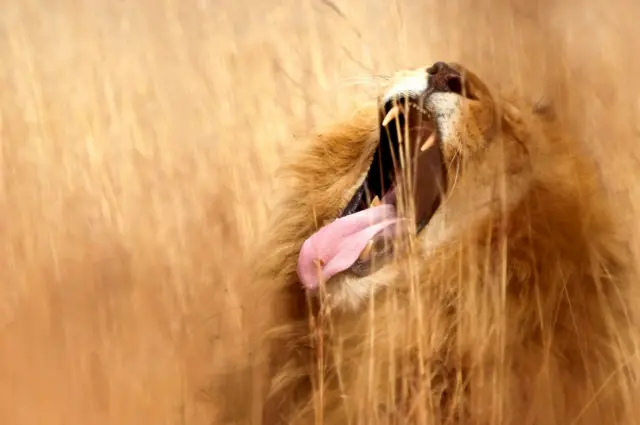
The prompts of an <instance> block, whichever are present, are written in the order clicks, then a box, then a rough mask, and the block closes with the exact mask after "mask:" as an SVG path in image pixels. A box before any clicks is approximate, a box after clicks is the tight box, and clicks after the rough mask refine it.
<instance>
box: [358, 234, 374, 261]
mask: <svg viewBox="0 0 640 425" xmlns="http://www.w3.org/2000/svg"><path fill="white" fill-rule="evenodd" d="M371 248H373V239H370V240H369V242H367V244H366V245H365V247H364V249H363V250H362V252H361V253H360V256H359V257H358V259H359V260H362V261H367V260H368V259H369V256H370V255H371Z"/></svg>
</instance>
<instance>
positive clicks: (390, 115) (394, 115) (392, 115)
mask: <svg viewBox="0 0 640 425" xmlns="http://www.w3.org/2000/svg"><path fill="white" fill-rule="evenodd" d="M399 115H400V107H399V106H398V105H395V106H394V107H393V108H391V110H390V111H389V112H388V113H387V115H386V116H385V117H384V120H382V126H383V127H386V126H387V125H388V124H389V123H390V122H391V121H392V120H395V119H396V118H398V116H399Z"/></svg>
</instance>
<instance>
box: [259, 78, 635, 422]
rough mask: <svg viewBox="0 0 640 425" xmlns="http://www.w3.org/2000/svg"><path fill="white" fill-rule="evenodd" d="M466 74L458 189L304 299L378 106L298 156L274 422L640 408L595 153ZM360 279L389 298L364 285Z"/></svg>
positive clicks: (271, 268)
mask: <svg viewBox="0 0 640 425" xmlns="http://www.w3.org/2000/svg"><path fill="white" fill-rule="evenodd" d="M461 69H463V68H461ZM467 76H468V79H467V81H468V86H467V87H468V88H469V89H470V90H478V93H477V94H478V98H479V102H480V103H474V104H472V105H466V106H465V107H464V108H463V109H462V110H461V111H462V122H461V123H460V125H459V126H458V127H457V131H456V135H455V138H454V139H453V140H450V141H449V143H445V154H446V156H447V159H448V160H449V164H450V166H451V168H450V169H449V176H450V180H451V181H450V188H451V189H450V191H449V193H448V194H447V199H446V201H445V203H444V205H443V206H442V207H441V208H440V210H439V211H438V213H437V214H436V216H434V218H433V220H432V221H431V223H430V225H429V226H428V227H427V229H426V230H424V231H423V232H422V234H421V235H419V236H418V238H417V242H418V243H417V244H416V245H415V249H414V250H412V252H411V253H410V254H408V255H407V256H405V257H402V258H399V259H397V261H395V262H393V263H392V264H389V265H387V266H385V267H383V269H382V270H380V271H379V272H377V273H375V274H374V275H372V276H369V277H366V278H362V279H356V278H354V277H348V276H347V277H344V276H343V277H340V278H337V279H334V280H332V281H330V282H328V283H327V285H326V288H325V290H326V294H325V296H324V297H320V299H318V298H315V297H312V298H311V299H305V294H304V293H303V290H302V288H301V287H300V285H299V284H298V283H297V281H296V275H295V263H296V257H297V253H298V250H299V249H300V246H301V244H302V242H303V240H304V239H305V238H306V237H308V236H309V235H310V234H311V233H312V232H313V231H314V230H315V229H316V228H317V226H319V225H321V224H322V223H323V222H324V221H327V220H331V219H333V218H335V216H336V215H337V214H338V213H339V211H340V209H341V208H342V207H343V206H344V205H345V203H346V201H347V200H348V198H349V197H350V196H351V193H352V191H353V188H354V186H355V184H356V183H358V181H359V179H361V176H362V174H363V173H364V172H365V171H366V169H367V167H368V161H369V160H370V158H371V155H372V153H373V150H374V149H375V144H376V143H377V139H376V132H377V128H378V122H379V121H378V118H379V117H378V112H377V108H376V107H375V106H371V107H368V106H367V107H363V108H362V109H360V110H358V111H356V112H355V113H354V114H353V116H351V117H348V118H347V119H346V120H345V121H344V122H341V123H338V124H336V125H335V126H334V127H333V128H331V129H329V130H327V131H326V132H322V133H320V134H318V135H317V136H316V137H315V138H313V139H312V140H311V141H310V145H309V146H306V147H305V148H304V150H303V152H302V153H301V154H300V155H298V156H297V157H296V158H295V159H294V161H293V162H292V164H291V166H290V167H289V168H288V171H289V172H290V176H291V177H292V180H291V182H290V186H289V187H290V189H289V192H288V194H287V196H285V199H284V200H283V202H282V203H281V205H280V206H279V209H278V216H277V218H276V219H275V221H274V227H273V229H272V234H271V237H270V239H269V242H268V243H267V246H266V249H267V254H266V259H267V261H265V262H264V263H263V264H264V269H263V270H262V272H263V273H264V275H263V278H264V279H266V280H265V281H264V282H265V285H273V282H277V284H278V288H279V290H282V291H284V293H286V294H288V296H286V297H284V296H283V298H281V299H280V301H279V303H280V304H278V305H277V306H275V308H276V309H278V310H279V311H280V312H281V313H282V314H281V319H282V326H281V327H279V328H278V329H276V330H275V331H274V334H273V335H275V338H276V344H275V346H276V348H277V349H276V350H275V353H276V354H277V356H276V357H274V358H275V360H274V366H275V368H276V369H274V370H275V371H276V375H275V376H274V379H273V382H272V386H271V395H270V403H271V409H267V411H266V412H267V413H266V415H267V416H266V419H265V420H266V422H267V423H269V424H271V423H275V422H274V421H275V419H274V414H275V416H278V417H280V418H281V419H284V421H285V422H287V423H292V424H311V423H325V424H348V423H352V424H368V425H373V424H405V423H411V424H445V423H447V424H448V423H451V424H540V425H554V424H594V425H595V424H614V423H615V424H624V423H630V422H631V419H632V417H631V416H630V415H631V413H630V412H629V410H628V409H629V407H628V406H627V405H626V403H625V402H624V400H625V397H624V395H625V394H627V393H628V386H629V385H631V381H630V379H631V378H630V377H629V374H630V373H629V372H628V371H627V370H626V369H625V361H626V359H627V358H628V356H630V355H631V352H630V350H631V346H630V338H629V329H630V328H631V326H632V324H631V322H630V320H631V319H630V318H629V317H628V316H629V314H628V311H627V310H628V308H629V306H628V305H627V304H626V300H625V293H626V290H627V286H628V284H629V282H630V279H632V276H631V274H630V273H631V272H630V269H629V263H628V261H629V259H628V255H629V254H628V252H627V247H626V246H625V244H624V239H623V238H622V237H621V235H620V234H619V231H618V229H617V228H616V223H615V222H614V221H613V219H612V214H611V211H610V210H609V207H608V205H607V203H606V202H605V195H604V194H603V191H602V188H601V187H600V182H599V181H598V174H597V173H596V169H595V166H594V164H593V163H592V161H591V160H590V159H589V158H588V157H587V156H586V154H585V152H584V151H583V148H582V146H581V145H580V144H579V143H577V142H576V141H575V140H574V139H573V138H572V137H571V135H570V134H565V133H564V132H563V129H562V128H561V126H560V124H559V123H558V122H557V121H556V120H555V119H554V116H553V114H552V113H549V112H548V111H547V110H546V109H545V110H543V109H540V108H536V107H535V105H533V104H528V103H526V102H523V101H521V100H519V98H518V96H515V95H505V94H501V95H498V94H495V93H494V92H492V91H489V90H488V89H487V88H486V87H485V86H484V84H483V83H482V82H481V81H480V79H479V78H478V77H476V76H475V75H474V74H468V75H467ZM445 142H446V141H445ZM456 155H457V156H458V159H460V158H462V160H461V161H456V160H455V159H456V158H455V157H456ZM456 164H457V165H456ZM349 285H364V286H366V287H367V288H369V289H370V295H375V297H368V298H367V299H366V301H365V300H364V298H363V299H362V300H358V301H362V302H354V300H353V299H350V298H349V295H345V291H346V289H345V288H349ZM381 288H385V289H384V290H381ZM327 296H328V297H330V298H331V302H329V301H328V299H327ZM336 300H337V301H336ZM347 304H348V305H347ZM342 307H348V308H342ZM309 313H311V314H310V315H309ZM309 317H310V318H309ZM274 412H277V413H274Z"/></svg>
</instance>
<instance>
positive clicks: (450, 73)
mask: <svg viewBox="0 0 640 425" xmlns="http://www.w3.org/2000/svg"><path fill="white" fill-rule="evenodd" d="M427 74H428V75H429V89H430V90H431V91H433V92H453V93H456V94H462V75H460V73H459V72H458V71H456V70H455V69H453V68H452V67H451V66H450V65H448V64H446V63H444V62H436V63H434V64H433V65H431V66H430V67H429V68H427Z"/></svg>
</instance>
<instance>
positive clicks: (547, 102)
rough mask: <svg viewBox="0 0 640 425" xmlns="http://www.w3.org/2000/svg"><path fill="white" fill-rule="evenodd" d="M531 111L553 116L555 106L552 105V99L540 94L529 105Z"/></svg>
mask: <svg viewBox="0 0 640 425" xmlns="http://www.w3.org/2000/svg"><path fill="white" fill-rule="evenodd" d="M531 111H532V112H533V113H534V114H536V115H545V116H554V115H555V108H554V107H553V102H552V100H551V99H550V98H549V97H547V96H540V97H538V98H537V99H536V100H535V101H534V102H533V106H532V107H531Z"/></svg>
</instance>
